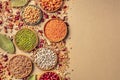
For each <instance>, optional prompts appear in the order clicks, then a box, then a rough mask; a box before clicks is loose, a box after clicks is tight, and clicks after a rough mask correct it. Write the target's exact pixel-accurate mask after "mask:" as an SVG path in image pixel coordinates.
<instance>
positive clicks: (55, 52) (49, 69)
mask: <svg viewBox="0 0 120 80" xmlns="http://www.w3.org/2000/svg"><path fill="white" fill-rule="evenodd" d="M44 48H45V47H44ZM47 49H50V48H47ZM38 50H39V49H38ZM38 50H36V51H35V53H34V54H36V53H37V51H38ZM50 50H52V49H50ZM52 51H54V50H52ZM54 53H56V52H55V51H54ZM56 56H57V54H56ZM34 59H35V57H33V63H34V64H35V65H36V66H37V68H38V69H40V70H43V71H49V70H52V69H54V68H55V67H56V66H57V63H58V56H57V60H56V63H55V65H54V66H52V67H50V68H49V69H43V68H40V67H39V66H38V64H37V63H35V62H34Z"/></svg>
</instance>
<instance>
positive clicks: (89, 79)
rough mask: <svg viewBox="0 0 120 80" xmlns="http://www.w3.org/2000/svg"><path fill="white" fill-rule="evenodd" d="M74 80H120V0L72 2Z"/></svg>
mask: <svg viewBox="0 0 120 80" xmlns="http://www.w3.org/2000/svg"><path fill="white" fill-rule="evenodd" d="M69 22H70V25H71V27H70V30H71V37H72V46H73V49H72V52H71V54H70V56H71V69H74V71H73V72H72V74H71V77H72V80H120V0H71V2H70V9H69Z"/></svg>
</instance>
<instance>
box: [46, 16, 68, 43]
mask: <svg viewBox="0 0 120 80" xmlns="http://www.w3.org/2000/svg"><path fill="white" fill-rule="evenodd" d="M67 33H68V30H67V25H66V24H65V22H64V21H63V20H61V19H59V18H53V19H50V20H49V21H48V22H47V23H46V24H45V26H44V34H45V36H46V37H47V38H48V40H49V41H51V42H59V41H62V40H63V39H64V38H65V37H66V36H67Z"/></svg>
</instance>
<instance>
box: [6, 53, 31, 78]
mask: <svg viewBox="0 0 120 80" xmlns="http://www.w3.org/2000/svg"><path fill="white" fill-rule="evenodd" d="M17 56H24V57H26V58H28V59H29V61H30V65H31V66H30V67H31V68H30V70H29V72H28V73H27V74H25V75H24V76H17V74H16V75H15V74H14V73H12V72H11V70H10V72H11V74H12V75H13V76H14V77H15V78H18V79H21V78H25V77H27V76H29V75H30V74H31V73H32V71H33V64H32V60H31V59H30V58H29V57H27V56H26V55H23V54H17V55H15V56H13V57H12V58H11V59H10V60H9V63H8V69H11V67H10V65H11V63H10V61H11V60H12V59H14V58H15V57H17ZM26 65H27V64H26Z"/></svg>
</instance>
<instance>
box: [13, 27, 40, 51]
mask: <svg viewBox="0 0 120 80" xmlns="http://www.w3.org/2000/svg"><path fill="white" fill-rule="evenodd" d="M23 29H29V30H31V31H32V32H33V33H34V34H35V36H36V43H35V44H34V47H33V48H31V49H30V50H24V49H22V48H20V47H19V46H18V45H17V44H16V38H15V36H16V35H15V36H14V39H13V42H14V44H15V45H16V46H17V47H18V48H19V49H20V50H22V51H24V52H30V51H32V50H33V49H34V48H35V47H36V46H37V45H38V40H39V38H38V35H37V33H36V32H35V31H34V30H33V29H31V28H22V29H21V30H23ZM19 31H20V30H19ZM19 31H18V32H19ZM16 34H17V33H16Z"/></svg>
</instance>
